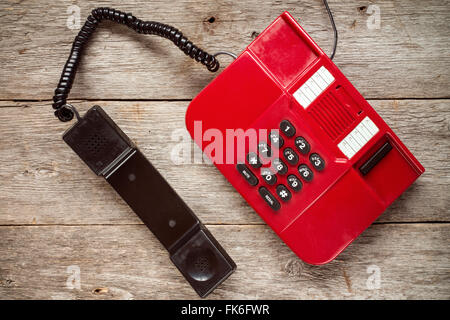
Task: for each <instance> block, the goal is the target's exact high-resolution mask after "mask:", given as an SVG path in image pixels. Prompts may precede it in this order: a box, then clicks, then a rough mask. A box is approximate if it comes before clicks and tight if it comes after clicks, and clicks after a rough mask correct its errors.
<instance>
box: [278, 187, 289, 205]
mask: <svg viewBox="0 0 450 320" xmlns="http://www.w3.org/2000/svg"><path fill="white" fill-rule="evenodd" d="M277 194H278V197H279V198H280V199H281V200H282V201H284V202H286V201H289V200H290V199H291V197H292V195H291V192H290V191H289V190H288V188H286V186H284V185H282V184H279V185H278V186H277Z"/></svg>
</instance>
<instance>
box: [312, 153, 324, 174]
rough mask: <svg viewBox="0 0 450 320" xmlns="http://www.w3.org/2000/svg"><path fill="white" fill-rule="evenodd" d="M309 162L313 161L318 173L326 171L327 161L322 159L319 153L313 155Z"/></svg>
mask: <svg viewBox="0 0 450 320" xmlns="http://www.w3.org/2000/svg"><path fill="white" fill-rule="evenodd" d="M309 161H311V164H312V166H313V167H314V169H316V170H317V171H322V170H323V169H325V160H323V159H322V157H321V156H319V155H318V154H317V153H313V154H311V155H310V156H309Z"/></svg>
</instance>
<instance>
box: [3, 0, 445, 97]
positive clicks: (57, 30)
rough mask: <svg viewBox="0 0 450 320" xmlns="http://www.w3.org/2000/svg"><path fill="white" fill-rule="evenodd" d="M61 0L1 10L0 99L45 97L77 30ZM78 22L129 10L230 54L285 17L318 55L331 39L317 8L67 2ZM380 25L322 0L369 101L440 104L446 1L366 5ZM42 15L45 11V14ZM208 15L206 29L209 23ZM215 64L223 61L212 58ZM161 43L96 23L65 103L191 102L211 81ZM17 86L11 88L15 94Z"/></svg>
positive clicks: (225, 2) (186, 1)
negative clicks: (297, 24)
mask: <svg viewBox="0 0 450 320" xmlns="http://www.w3.org/2000/svg"><path fill="white" fill-rule="evenodd" d="M73 4H74V2H73V1H70V0H64V1H57V2H55V1H49V0H41V1H33V0H28V1H2V2H1V3H0V21H1V24H2V28H1V30H0V61H1V62H2V76H1V77H0V99H50V98H51V96H52V93H53V90H54V88H55V86H56V84H57V81H58V77H59V75H60V73H61V68H62V66H63V64H64V62H65V60H66V58H67V55H68V53H69V50H70V46H71V43H72V41H73V38H74V37H75V35H76V33H77V32H78V30H70V29H69V28H67V27H66V21H67V18H68V17H69V14H67V9H68V7H69V6H71V5H73ZM76 4H77V5H79V6H80V8H81V23H84V19H86V17H87V15H88V14H89V12H90V10H91V9H93V6H94V5H98V6H111V7H116V8H119V9H122V10H126V11H132V12H133V13H135V14H136V15H138V16H139V17H142V18H143V19H149V20H161V21H162V22H166V23H171V24H174V25H175V26H177V27H178V28H180V29H181V30H183V32H184V33H185V34H186V35H188V36H189V37H190V38H191V39H192V40H193V41H195V42H196V43H198V44H199V45H201V46H202V47H204V48H206V49H207V50H208V51H210V52H213V53H214V52H216V51H218V50H223V49H228V50H231V51H233V52H236V53H239V52H240V51H242V50H243V49H244V48H245V46H246V45H247V44H249V43H250V42H251V40H252V38H253V37H254V36H255V34H257V33H258V32H261V31H262V30H263V29H264V28H265V27H266V26H267V25H268V24H269V23H270V22H271V21H272V20H273V19H274V18H275V17H277V16H278V15H279V14H280V13H281V12H283V11H284V10H290V11H291V13H292V14H293V15H294V16H295V17H296V18H297V19H299V20H300V21H301V24H302V26H304V28H305V29H306V30H307V31H308V32H309V33H310V34H311V35H312V37H313V38H314V39H315V40H316V41H317V42H318V44H319V45H321V46H322V47H323V48H324V49H325V50H326V51H330V47H331V43H332V32H331V27H330V22H329V20H328V16H327V14H326V12H325V10H324V7H323V4H322V2H321V1H290V2H284V1H283V2H281V1H276V2H272V1H259V0H248V1H229V0H220V1H196V0H183V1H176V2H174V1H152V2H148V1H141V0H132V1H128V2H127V3H126V4H125V5H124V4H123V2H122V1H117V0H102V1H97V2H96V3H95V4H93V3H91V2H87V1H85V2H81V1H79V2H76ZM375 4H376V5H378V6H379V8H380V14H381V28H380V29H374V30H371V29H369V28H368V27H367V20H368V17H369V15H368V14H367V6H368V5H369V3H368V2H365V3H361V2H359V3H358V2H355V1H351V0H345V1H330V6H331V8H332V10H333V11H334V13H335V19H336V23H337V27H338V29H339V36H340V42H339V47H338V54H337V56H336V60H335V62H336V63H337V65H338V66H339V67H341V68H342V70H343V72H344V73H345V74H346V75H347V76H348V78H349V79H350V80H351V81H352V82H354V84H355V85H356V87H357V88H359V89H360V90H361V92H362V93H363V95H365V96H366V97H368V98H405V97H415V98H433V97H434V98H436V97H440V98H442V97H448V83H449V80H450V79H449V74H448V72H447V71H448V70H449V67H450V55H449V44H450V39H449V37H448V35H449V33H450V23H449V22H450V12H449V10H448V5H449V3H448V1H441V0H434V1H427V2H426V4H424V3H423V1H419V0H414V1H394V0H385V1H377V2H376V3H375ZM44 8H45V9H44ZM210 17H214V18H215V21H214V22H213V23H210V22H208V20H209V18H210ZM221 60H222V61H223V63H224V64H227V63H228V62H229V61H228V60H227V58H225V59H224V58H221ZM213 77H215V75H213V74H210V73H208V72H207V71H206V70H204V69H203V68H202V67H201V66H200V65H197V64H195V63H193V62H192V61H190V59H188V58H186V57H185V56H184V55H183V54H182V53H181V52H179V51H178V49H176V48H175V47H174V46H173V45H171V44H170V43H169V42H168V41H167V40H165V39H158V38H156V37H149V36H144V35H137V34H134V33H133V32H132V31H130V30H128V29H127V28H126V27H124V26H115V25H114V26H113V25H112V24H108V26H102V27H100V28H99V30H98V32H97V33H96V34H95V35H94V36H93V37H92V43H91V45H90V46H89V48H88V50H87V51H86V57H85V59H83V62H82V64H81V67H80V70H79V73H78V76H77V79H76V81H75V85H74V88H73V94H72V97H74V98H84V99H86V98H93V99H124V98H128V99H143V98H145V99H173V98H177V99H181V98H192V97H194V96H195V95H196V94H197V93H198V92H199V90H200V89H201V88H202V87H204V86H205V85H206V84H207V83H209V82H210V80H211V79H213ZM19 88H20V89H19Z"/></svg>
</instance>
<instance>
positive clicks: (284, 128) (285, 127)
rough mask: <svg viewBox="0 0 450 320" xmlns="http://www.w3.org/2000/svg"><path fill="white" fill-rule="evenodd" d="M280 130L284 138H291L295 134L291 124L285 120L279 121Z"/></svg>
mask: <svg viewBox="0 0 450 320" xmlns="http://www.w3.org/2000/svg"><path fill="white" fill-rule="evenodd" d="M280 130H281V132H283V134H284V135H285V136H286V137H289V138H290V137H292V136H293V135H294V134H295V128H294V126H293V125H292V123H290V122H289V121H287V120H283V121H281V123H280Z"/></svg>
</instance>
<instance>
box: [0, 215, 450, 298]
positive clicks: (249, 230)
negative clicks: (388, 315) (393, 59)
mask: <svg viewBox="0 0 450 320" xmlns="http://www.w3.org/2000/svg"><path fill="white" fill-rule="evenodd" d="M210 229H211V232H212V233H213V234H214V235H215V236H216V237H217V239H218V240H219V241H220V242H221V243H222V244H223V246H224V247H225V248H226V250H227V251H228V252H229V254H230V255H231V256H232V257H233V258H234V260H235V261H236V263H237V265H238V269H237V271H236V272H235V273H234V274H233V275H232V276H231V277H230V278H229V279H228V280H227V281H225V282H224V283H223V284H222V285H221V286H220V287H219V288H218V289H216V290H215V291H214V293H212V294H211V295H210V299H222V298H224V299H338V298H343V299H355V298H363V299H366V298H375V299H376V298H378V299H391V298H392V299H393V298H395V299H397V298H398V299H411V298H414V299H420V298H425V299H426V298H431V299H437V298H440V299H449V298H450V288H449V285H448V284H449V280H450V279H449V275H450V257H449V243H450V238H449V235H450V228H449V224H414V225H410V224H407V225H375V226H372V227H370V228H369V229H368V230H367V231H366V232H364V233H363V235H362V236H361V237H360V238H359V239H358V240H357V241H356V243H354V244H353V245H351V246H350V247H349V248H348V249H347V250H346V251H345V252H344V253H343V254H342V255H341V256H340V257H339V258H338V259H337V260H335V261H333V262H332V263H330V264H328V265H326V266H321V267H315V266H309V265H306V264H304V263H302V262H301V261H300V260H299V259H298V258H297V257H296V256H295V255H294V254H293V253H292V252H291V251H290V250H289V249H288V248H287V247H286V246H285V245H284V244H283V243H282V242H281V241H280V240H279V239H278V238H277V236H276V235H275V234H274V233H273V232H272V231H270V230H269V229H268V227H266V226H211V227H210ZM0 237H1V239H2V241H1V242H0V257H1V261H2V263H1V264H0V298H14V299H17V298H22V299H36V298H39V299H75V298H77V299H81V298H83V299H111V298H113V299H130V298H133V299H180V298H191V299H196V298H197V296H196V294H195V293H194V291H193V290H192V289H191V288H190V286H189V285H188V284H187V282H186V281H185V280H184V279H183V278H182V276H181V275H180V273H179V272H178V271H177V270H176V268H175V267H174V266H173V265H172V264H171V263H170V261H169V258H168V256H167V253H166V252H165V250H164V249H163V248H162V247H161V246H160V245H159V243H158V242H157V240H156V239H155V238H154V237H153V236H152V235H151V233H150V232H149V231H148V230H147V229H146V227H145V226H139V225H135V226H81V227H76V226H71V227H64V226H50V227H42V226H41V227H34V226H31V227H0ZM70 266H75V267H72V268H76V266H78V267H79V268H80V280H81V281H80V284H81V288H80V290H77V289H69V288H67V286H66V282H67V279H68V278H69V275H71V274H73V271H72V272H70V273H68V272H67V271H68V269H67V268H68V267H70ZM69 270H70V269H69ZM72 270H73V269H72ZM374 270H379V275H380V286H379V289H375V288H376V282H373V281H372V279H369V277H370V276H374V272H376V271H374ZM71 283H72V285H75V284H76V281H75V282H71ZM368 284H369V286H368ZM371 285H372V286H371ZM371 288H372V289H371Z"/></svg>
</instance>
